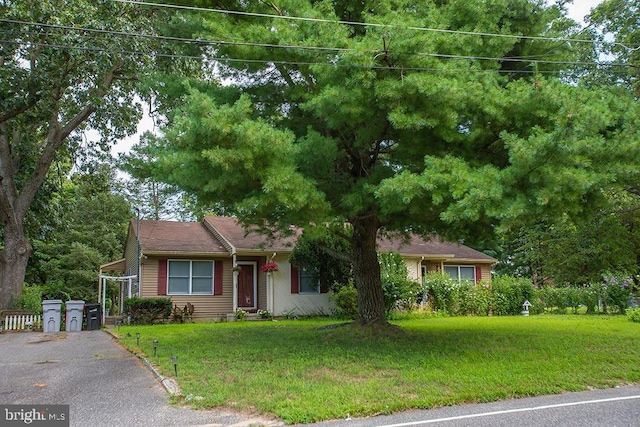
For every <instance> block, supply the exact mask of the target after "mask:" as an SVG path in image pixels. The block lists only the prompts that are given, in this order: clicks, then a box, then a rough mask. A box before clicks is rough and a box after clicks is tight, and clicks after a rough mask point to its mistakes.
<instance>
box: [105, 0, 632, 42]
mask: <svg viewBox="0 0 640 427" xmlns="http://www.w3.org/2000/svg"><path fill="white" fill-rule="evenodd" d="M111 1H112V2H117V3H127V4H134V5H139V6H153V7H160V8H163V7H164V8H170V9H178V10H189V11H198V12H212V13H220V14H225V15H239V16H252V17H261V18H271V19H283V20H289V21H306V22H317V23H329V24H342V25H354V26H363V27H377V28H400V29H406V30H412V31H424V32H436V33H445V34H454V35H468V36H482V37H499V38H508V39H517V40H540V41H561V42H572V43H589V44H600V43H601V42H599V41H597V40H590V39H574V38H567V37H544V36H523V35H516V34H497V33H485V32H474V31H460V30H447V29H443V28H429V27H414V26H407V27H401V26H398V25H391V24H378V23H374V22H357V21H342V20H332V19H326V18H308V17H302V16H292V15H272V14H268V13H257V12H245V11H238V10H225V9H214V8H205V7H198V6H182V5H176V4H170V3H152V2H146V1H138V0H111ZM615 44H617V43H615ZM622 46H623V47H625V48H627V49H630V48H628V47H626V46H624V45H622ZM638 48H640V46H639V47H638Z"/></svg>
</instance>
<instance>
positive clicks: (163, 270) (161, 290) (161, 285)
mask: <svg viewBox="0 0 640 427" xmlns="http://www.w3.org/2000/svg"><path fill="white" fill-rule="evenodd" d="M166 294H167V260H166V259H159V260H158V295H166Z"/></svg>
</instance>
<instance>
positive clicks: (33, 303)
mask: <svg viewBox="0 0 640 427" xmlns="http://www.w3.org/2000/svg"><path fill="white" fill-rule="evenodd" d="M42 293H43V288H42V286H38V285H31V286H29V285H27V284H25V285H24V286H23V288H22V295H21V296H20V298H16V299H14V300H12V301H11V305H9V309H11V310H30V311H33V313H34V314H42V300H43V299H44V298H43V297H42V296H43V295H42Z"/></svg>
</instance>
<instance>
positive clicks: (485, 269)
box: [479, 264, 491, 283]
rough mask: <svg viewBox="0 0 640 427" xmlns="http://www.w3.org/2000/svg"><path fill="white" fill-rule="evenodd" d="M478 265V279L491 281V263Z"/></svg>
mask: <svg viewBox="0 0 640 427" xmlns="http://www.w3.org/2000/svg"><path fill="white" fill-rule="evenodd" d="M479 265H480V270H481V274H480V280H481V281H483V282H487V283H491V265H489V264H479Z"/></svg>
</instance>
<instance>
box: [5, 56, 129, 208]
mask: <svg viewBox="0 0 640 427" xmlns="http://www.w3.org/2000/svg"><path fill="white" fill-rule="evenodd" d="M121 66H122V64H121V63H117V64H115V65H114V66H113V67H112V68H111V70H109V72H107V73H106V74H105V76H104V79H103V80H102V83H101V85H100V86H99V87H98V88H97V94H96V98H99V99H101V98H103V97H104V96H105V95H106V94H107V93H108V90H109V87H110V86H111V84H112V83H113V81H114V80H115V79H116V73H117V71H118V69H120V67H121ZM61 89H62V88H60V87H58V88H56V89H55V93H54V99H56V101H58V100H59V99H60V97H61V93H62V90H61ZM96 109H97V106H96V105H95V103H92V102H91V103H89V104H88V105H86V106H85V107H84V108H82V109H81V110H80V111H79V112H78V113H77V114H76V115H75V116H74V117H72V118H71V119H70V120H69V121H68V122H67V123H66V124H65V125H64V126H63V127H62V128H60V123H59V122H58V109H57V108H55V109H54V111H53V112H52V114H51V119H50V121H49V132H48V134H47V137H46V139H45V146H44V149H43V151H42V155H41V156H40V160H39V161H38V164H37V166H36V168H35V170H34V171H33V173H32V174H31V176H30V177H29V179H28V180H27V182H26V183H25V185H24V187H23V188H22V191H21V192H20V195H19V197H18V200H17V203H16V204H15V207H14V212H15V215H16V216H17V217H18V218H24V216H25V215H26V214H27V211H28V210H29V206H30V205H31V202H32V201H33V198H34V197H35V195H36V193H37V191H38V188H40V186H41V185H42V183H43V182H44V180H45V178H46V176H47V172H48V171H49V168H50V167H51V164H52V163H53V159H54V158H55V155H56V153H57V152H58V150H59V149H60V147H61V146H62V144H63V143H64V141H65V140H66V138H67V137H68V136H69V135H70V134H71V132H73V131H74V130H75V129H76V128H77V127H78V126H80V125H81V124H82V123H83V122H84V121H85V120H87V118H89V116H91V114H93V113H94V112H95V111H96Z"/></svg>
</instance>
